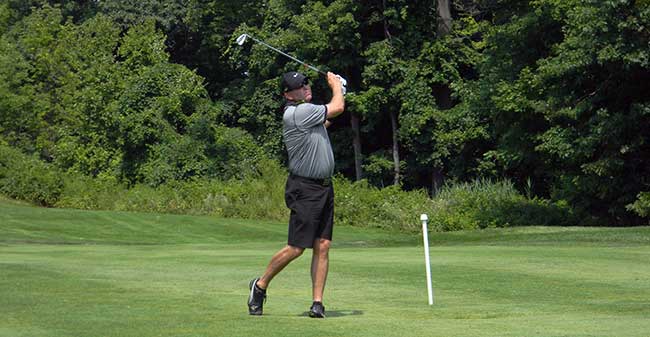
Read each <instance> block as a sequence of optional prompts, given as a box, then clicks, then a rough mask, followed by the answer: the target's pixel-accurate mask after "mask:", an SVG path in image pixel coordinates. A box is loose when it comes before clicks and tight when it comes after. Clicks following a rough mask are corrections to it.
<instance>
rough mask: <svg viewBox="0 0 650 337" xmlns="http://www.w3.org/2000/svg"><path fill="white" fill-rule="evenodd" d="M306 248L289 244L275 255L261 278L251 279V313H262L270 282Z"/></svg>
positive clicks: (249, 299)
mask: <svg viewBox="0 0 650 337" xmlns="http://www.w3.org/2000/svg"><path fill="white" fill-rule="evenodd" d="M304 250H305V249H304V248H300V247H294V246H290V245H287V246H286V247H284V248H282V249H280V251H278V252H277V253H275V255H273V257H272V258H271V262H269V265H268V267H266V271H265V272H264V275H263V276H262V277H261V278H255V279H252V280H251V282H250V284H249V290H250V295H249V296H248V313H249V314H251V315H262V313H263V307H264V301H265V300H266V288H267V287H268V286H269V283H270V282H271V280H272V279H273V277H275V275H277V274H278V273H279V272H280V271H282V269H284V267H286V266H287V265H288V264H289V263H290V262H291V261H293V260H295V259H296V258H297V257H298V256H300V255H302V252H303V251H304Z"/></svg>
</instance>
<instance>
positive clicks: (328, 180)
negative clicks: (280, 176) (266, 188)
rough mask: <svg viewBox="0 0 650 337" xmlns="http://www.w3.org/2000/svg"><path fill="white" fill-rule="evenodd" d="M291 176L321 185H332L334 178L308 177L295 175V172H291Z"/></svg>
mask: <svg viewBox="0 0 650 337" xmlns="http://www.w3.org/2000/svg"><path fill="white" fill-rule="evenodd" d="M289 176H290V177H291V178H293V179H297V180H304V181H307V182H310V183H314V184H318V185H321V186H330V185H332V178H329V177H328V178H307V177H303V176H299V175H295V174H293V173H291V174H290V175H289Z"/></svg>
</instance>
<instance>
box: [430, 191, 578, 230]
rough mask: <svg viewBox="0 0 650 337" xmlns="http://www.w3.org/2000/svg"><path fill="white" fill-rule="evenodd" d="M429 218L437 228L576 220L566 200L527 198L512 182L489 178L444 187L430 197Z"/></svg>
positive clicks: (556, 223)
mask: <svg viewBox="0 0 650 337" xmlns="http://www.w3.org/2000/svg"><path fill="white" fill-rule="evenodd" d="M430 219H431V220H430V221H431V224H432V225H433V226H434V227H435V228H436V230H440V231H453V230H464V229H479V228H487V227H511V226H532V225H538V226H571V225H575V224H576V223H577V221H576V219H575V216H574V215H573V213H572V212H571V209H570V208H569V207H568V205H567V204H566V203H562V202H559V203H555V204H554V203H551V202H549V201H548V200H542V199H527V198H525V197H524V196H523V195H521V194H520V193H519V192H518V191H517V190H516V189H515V187H514V186H513V184H512V183H511V182H509V181H499V182H493V181H490V180H475V181H473V182H470V183H459V184H454V185H447V186H445V187H444V188H443V189H442V190H441V191H440V192H439V193H438V194H437V195H436V196H435V198H434V199H433V210H432V214H431V215H430Z"/></svg>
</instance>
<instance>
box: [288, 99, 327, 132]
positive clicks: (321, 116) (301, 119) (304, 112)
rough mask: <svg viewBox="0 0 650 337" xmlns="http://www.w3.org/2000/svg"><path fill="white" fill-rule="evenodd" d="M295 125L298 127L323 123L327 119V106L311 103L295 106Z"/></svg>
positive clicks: (305, 127)
mask: <svg viewBox="0 0 650 337" xmlns="http://www.w3.org/2000/svg"><path fill="white" fill-rule="evenodd" d="M295 116H296V126H297V127H300V128H304V129H307V128H311V127H314V126H316V125H320V124H323V123H325V119H327V107H326V106H325V105H314V104H311V103H304V104H300V105H299V106H298V107H297V108H296V112H295Z"/></svg>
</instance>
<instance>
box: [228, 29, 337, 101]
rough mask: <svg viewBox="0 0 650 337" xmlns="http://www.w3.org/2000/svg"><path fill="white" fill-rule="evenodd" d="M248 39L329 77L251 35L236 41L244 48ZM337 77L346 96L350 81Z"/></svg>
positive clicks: (243, 35)
mask: <svg viewBox="0 0 650 337" xmlns="http://www.w3.org/2000/svg"><path fill="white" fill-rule="evenodd" d="M247 38H250V39H251V40H253V41H255V42H257V43H259V44H261V45H263V46H265V47H267V48H269V49H271V50H273V51H275V52H277V53H279V54H281V55H283V56H286V57H288V58H289V59H291V60H293V61H295V62H298V63H300V64H302V65H304V66H305V67H307V68H309V69H311V70H314V71H316V72H318V73H319V74H321V75H323V76H327V73H326V72H324V71H322V70H320V69H318V68H316V67H314V66H312V65H310V64H307V63H305V62H303V61H301V60H299V59H297V58H295V57H293V56H291V55H289V54H287V53H285V52H283V51H282V50H280V49H278V48H275V47H273V46H271V45H270V44H268V43H266V42H264V41H262V40H259V39H256V38H255V37H253V36H251V35H249V34H246V33H244V34H242V35H239V36H238V37H237V40H236V41H237V44H238V45H240V46H243V45H244V43H246V39H247ZM336 76H337V77H338V78H339V80H340V81H341V84H342V85H343V94H344V95H345V92H346V86H347V84H348V81H346V80H345V79H344V78H343V77H341V76H339V75H336Z"/></svg>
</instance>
